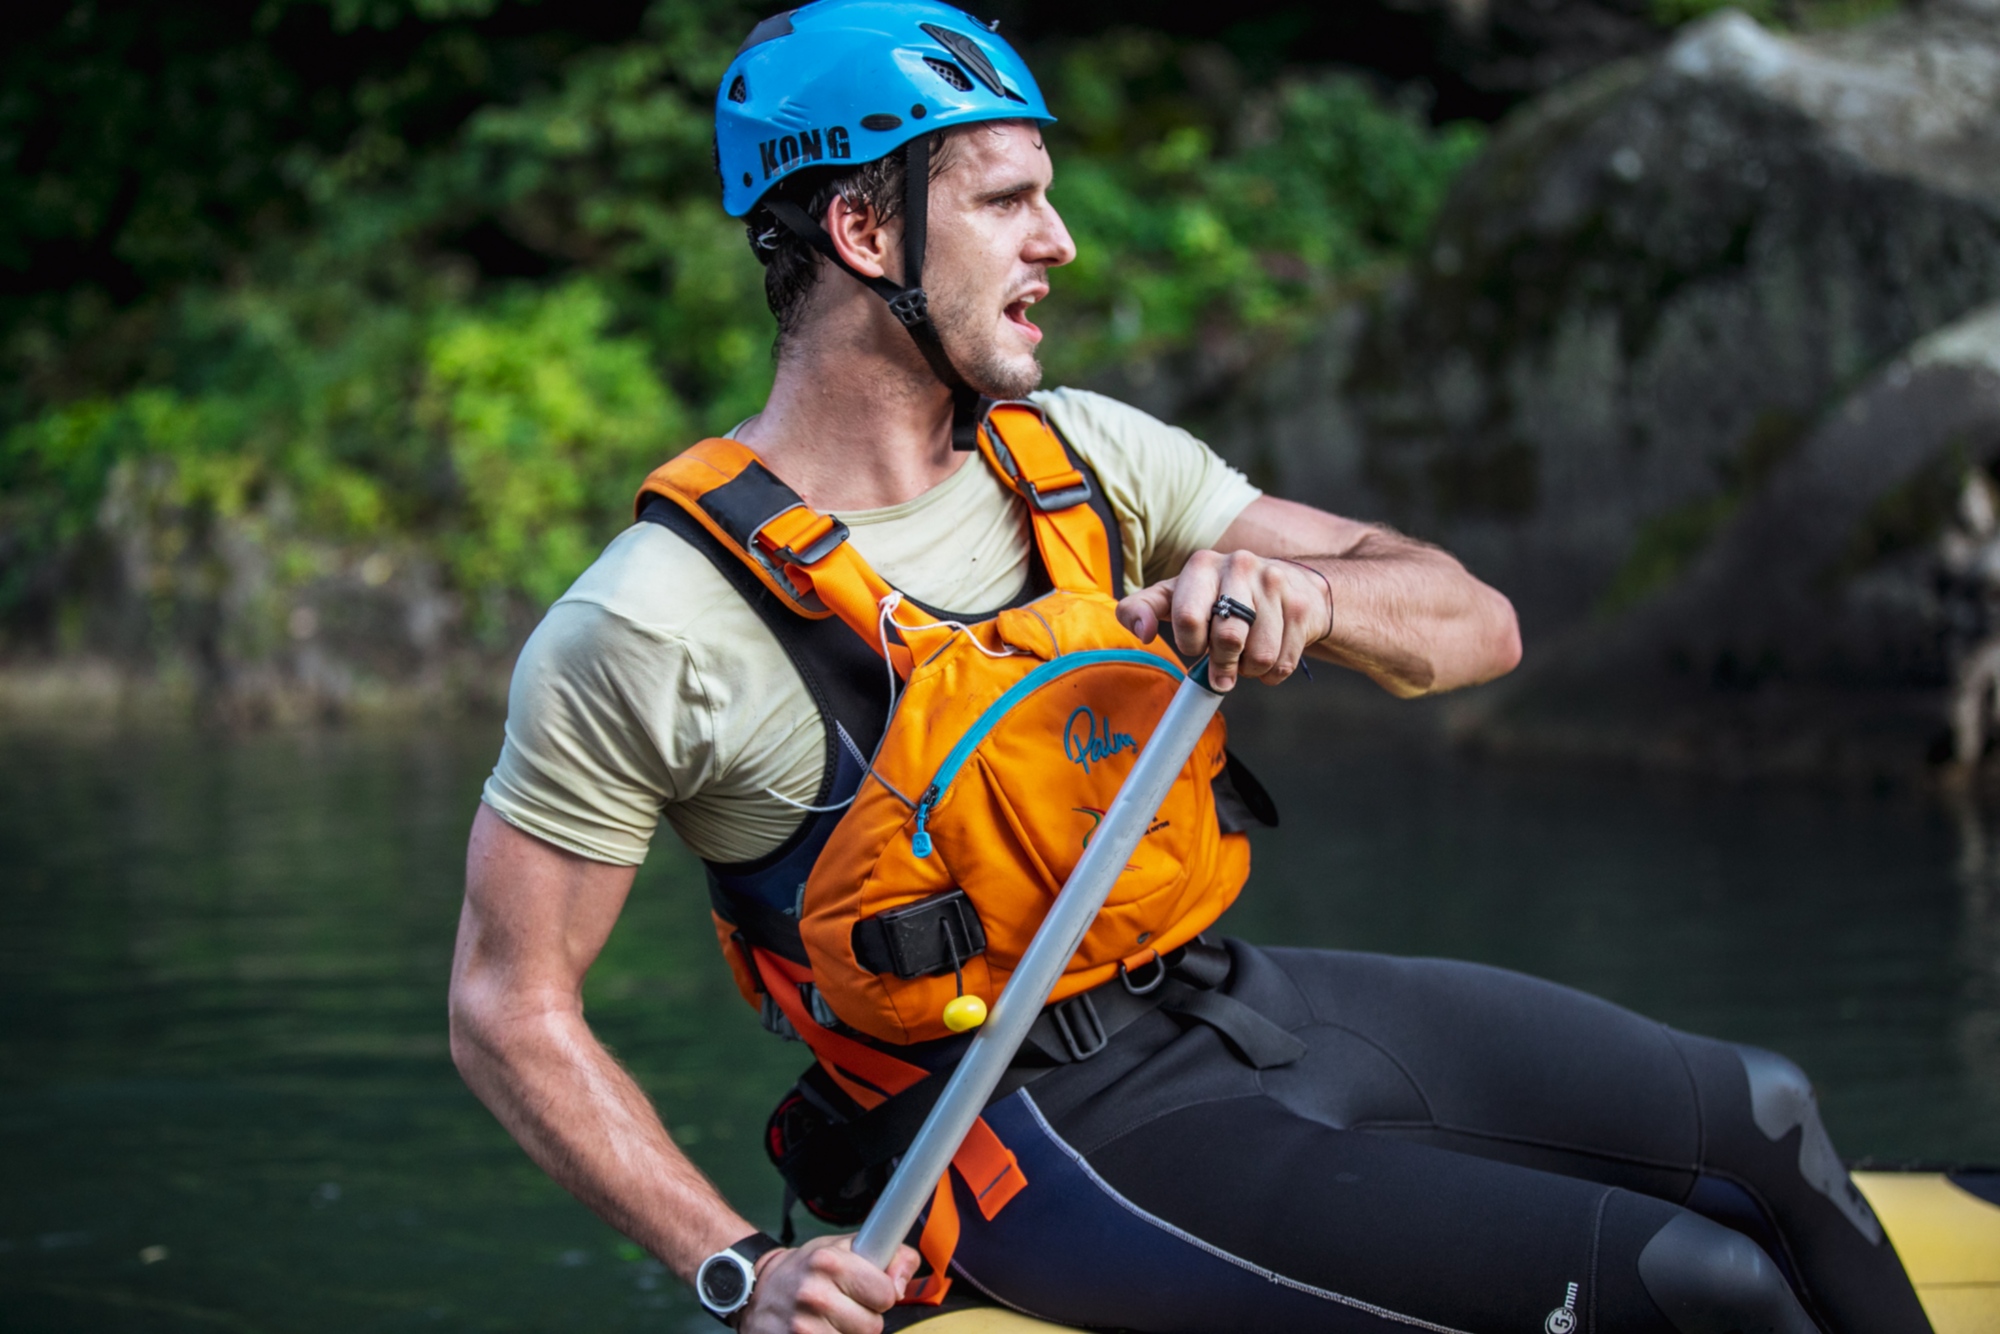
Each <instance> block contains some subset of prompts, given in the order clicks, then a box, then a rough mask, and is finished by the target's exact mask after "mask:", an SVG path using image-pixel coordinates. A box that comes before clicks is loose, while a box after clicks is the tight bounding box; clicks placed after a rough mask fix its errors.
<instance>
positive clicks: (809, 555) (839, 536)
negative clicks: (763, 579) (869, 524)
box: [773, 515, 847, 565]
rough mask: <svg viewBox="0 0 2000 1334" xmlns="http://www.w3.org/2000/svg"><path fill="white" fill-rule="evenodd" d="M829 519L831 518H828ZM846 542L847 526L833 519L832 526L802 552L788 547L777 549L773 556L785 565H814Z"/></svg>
mask: <svg viewBox="0 0 2000 1334" xmlns="http://www.w3.org/2000/svg"><path fill="white" fill-rule="evenodd" d="M828 517H829V518H831V517H832V516H830V515H829V516H828ZM846 540H847V525H846V524H844V523H842V522H841V521H840V520H838V519H833V526H832V527H830V528H828V529H827V530H826V532H824V533H822V534H821V535H820V536H819V537H818V538H817V539H816V540H815V541H814V542H813V543H812V544H811V545H810V546H808V547H807V548H806V549H805V550H804V551H794V550H792V549H791V548H790V547H779V548H778V549H777V551H776V552H774V553H773V554H775V555H776V556H777V558H778V559H779V560H781V561H783V562H784V563H785V564H787V565H816V564H818V563H819V562H820V561H823V560H825V559H826V558H827V556H828V554H829V553H831V552H832V551H833V549H834V548H835V547H837V546H839V545H840V544H841V543H842V542H845V541H846Z"/></svg>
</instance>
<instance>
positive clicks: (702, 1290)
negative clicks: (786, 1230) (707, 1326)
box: [694, 1232, 780, 1328]
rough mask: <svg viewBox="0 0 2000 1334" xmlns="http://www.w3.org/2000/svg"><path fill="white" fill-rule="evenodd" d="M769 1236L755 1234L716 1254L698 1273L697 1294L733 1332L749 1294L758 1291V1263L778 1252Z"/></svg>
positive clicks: (761, 1233)
mask: <svg viewBox="0 0 2000 1334" xmlns="http://www.w3.org/2000/svg"><path fill="white" fill-rule="evenodd" d="M779 1245H780V1243H779V1241H778V1239H777V1238H776V1237H774V1236H772V1235H771V1234H770V1233H768V1232H752V1233H751V1234H750V1235H749V1236H747V1237H745V1238H744V1239H743V1240H741V1241H739V1242H737V1243H736V1244H735V1245H734V1246H731V1247H730V1248H729V1249H728V1250H726V1251H717V1252H716V1253H715V1254H714V1255H711V1256H709V1257H708V1258H707V1259H706V1260H703V1261H702V1262H701V1268H700V1269H697V1270H696V1271H695V1275H694V1294H695V1296H697V1297H699V1298H701V1304H702V1306H703V1307H704V1308H706V1310H707V1311H708V1313H709V1314H710V1315H712V1316H714V1317H715V1318H716V1319H717V1320H720V1321H721V1322H722V1323H723V1324H725V1325H729V1326H731V1327H732V1328H733V1327H734V1326H735V1324H736V1319H737V1317H738V1316H740V1315H742V1314H743V1308H744V1307H746V1306H748V1305H749V1304H750V1294H751V1293H753V1292H755V1291H756V1290H757V1261H759V1260H760V1259H762V1258H763V1257H764V1256H765V1255H767V1254H769V1253H770V1252H772V1251H775V1250H777V1249H778V1247H779Z"/></svg>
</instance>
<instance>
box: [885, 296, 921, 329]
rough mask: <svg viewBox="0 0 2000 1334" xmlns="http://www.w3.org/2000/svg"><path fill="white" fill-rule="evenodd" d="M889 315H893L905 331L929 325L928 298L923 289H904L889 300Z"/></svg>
mask: <svg viewBox="0 0 2000 1334" xmlns="http://www.w3.org/2000/svg"><path fill="white" fill-rule="evenodd" d="M889 313H890V314H891V315H894V316H895V317H896V319H897V321H898V322H900V323H901V324H902V326H903V327H904V328H905V329H914V328H916V327H917V326H918V325H920V324H929V323H930V322H931V304H930V298H929V297H928V296H926V295H925V294H924V289H923V288H921V287H906V288H904V289H903V290H902V291H900V292H898V293H896V295H894V296H892V297H890V298H889Z"/></svg>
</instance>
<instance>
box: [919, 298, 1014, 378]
mask: <svg viewBox="0 0 2000 1334" xmlns="http://www.w3.org/2000/svg"><path fill="white" fill-rule="evenodd" d="M976 304H978V303H976V302H975V301H973V300H962V301H953V302H951V303H950V304H948V305H945V306H943V307H942V308H940V307H938V306H933V307H932V308H931V319H932V320H933V321H934V322H935V324H936V325H937V331H938V338H939V339H940V340H941V341H942V342H943V343H944V346H945V351H946V352H947V353H949V354H950V356H951V364H952V365H953V366H955V367H957V368H958V373H959V374H960V375H961V376H963V377H965V382H966V383H967V384H969V385H971V386H972V387H973V388H974V389H977V390H978V391H979V392H980V393H982V394H984V395H986V396H987V397H988V398H998V399H1010V398H1013V399H1018V398H1026V397H1027V396H1028V395H1029V394H1031V393H1033V392H1034V391H1035V390H1036V389H1037V388H1039V387H1040V385H1041V383H1042V362H1041V358H1040V357H1038V356H1036V355H1035V354H1034V353H1033V352H1029V353H1027V354H1025V355H1014V356H1008V355H1007V354H1006V353H1004V352H1002V351H1001V350H1000V347H999V338H998V336H997V334H996V332H995V331H994V328H993V324H992V321H991V318H990V316H989V315H988V314H987V313H986V312H984V311H981V310H977V309H974V306H975V305H976Z"/></svg>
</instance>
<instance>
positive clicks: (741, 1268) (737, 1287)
mask: <svg viewBox="0 0 2000 1334" xmlns="http://www.w3.org/2000/svg"><path fill="white" fill-rule="evenodd" d="M732 1261H733V1262H734V1263H732ZM745 1269H746V1266H745V1265H744V1263H743V1261H741V1260H739V1259H737V1258H736V1257H735V1256H733V1255H729V1254H727V1253H725V1254H723V1255H718V1256H714V1257H712V1258H711V1259H710V1260H709V1261H708V1263H707V1264H704V1265H703V1266H702V1267H701V1295H702V1300H703V1301H705V1302H706V1303H707V1304H708V1305H709V1306H710V1307H711V1308H713V1309H715V1310H718V1311H733V1310H735V1309H736V1308H737V1306H739V1305H741V1304H742V1301H743V1299H744V1298H745V1297H746V1296H748V1295H749V1292H750V1276H749V1274H748V1273H746V1272H745Z"/></svg>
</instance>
